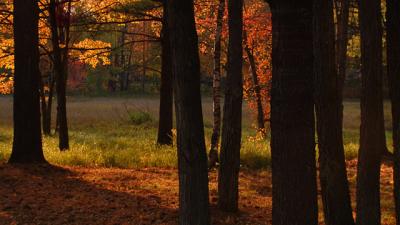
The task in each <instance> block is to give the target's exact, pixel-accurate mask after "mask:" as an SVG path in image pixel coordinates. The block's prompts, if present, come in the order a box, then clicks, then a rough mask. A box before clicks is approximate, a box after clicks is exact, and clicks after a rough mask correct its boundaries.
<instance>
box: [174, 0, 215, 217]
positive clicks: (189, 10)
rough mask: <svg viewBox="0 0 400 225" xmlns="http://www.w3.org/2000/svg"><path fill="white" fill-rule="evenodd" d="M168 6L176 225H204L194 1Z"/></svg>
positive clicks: (183, 0) (205, 186)
mask: <svg viewBox="0 0 400 225" xmlns="http://www.w3.org/2000/svg"><path fill="white" fill-rule="evenodd" d="M167 5H168V17H169V18H168V28H169V34H170V43H171V53H172V65H173V67H172V68H173V90H174V97H175V98H174V99H175V111H176V123H177V145H178V170H179V203H180V209H179V217H180V218H179V223H180V224H181V225H207V224H210V216H209V209H208V206H209V202H208V171H207V153H206V147H205V141H204V128H203V115H202V106H201V96H200V59H199V51H198V38H197V33H196V26H195V20H194V6H193V0H168V1H167Z"/></svg>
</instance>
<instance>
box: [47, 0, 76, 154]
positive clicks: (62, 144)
mask: <svg viewBox="0 0 400 225" xmlns="http://www.w3.org/2000/svg"><path fill="white" fill-rule="evenodd" d="M56 4H57V3H56V0H50V5H49V15H50V24H51V40H52V45H53V55H54V57H53V58H54V70H55V77H56V89H57V124H58V134H59V149H60V150H61V151H64V150H67V149H69V137H68V123H67V106H66V104H67V98H66V88H67V74H68V47H65V49H64V52H62V49H61V48H60V37H59V35H58V25H57V20H56ZM70 4H71V3H70V2H69V6H68V8H69V9H68V10H70V7H71V6H70ZM68 27H69V24H67V25H66V28H67V32H66V34H65V35H66V36H67V38H66V42H65V43H66V45H67V46H68V42H69V40H68V39H69V28H68Z"/></svg>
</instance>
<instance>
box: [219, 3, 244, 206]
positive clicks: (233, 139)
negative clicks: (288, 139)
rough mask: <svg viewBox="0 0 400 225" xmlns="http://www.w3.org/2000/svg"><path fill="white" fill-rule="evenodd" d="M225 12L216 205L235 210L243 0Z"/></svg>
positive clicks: (238, 159)
mask: <svg viewBox="0 0 400 225" xmlns="http://www.w3.org/2000/svg"><path fill="white" fill-rule="evenodd" d="M228 14H229V19H228V24H229V44H228V73H227V77H226V90H225V100H224V117H223V124H222V136H221V140H222V141H221V154H220V156H221V160H220V163H221V164H220V167H219V174H218V206H219V208H220V209H222V210H224V211H230V212H235V211H237V210H238V199H239V185H238V182H239V169H240V145H241V138H242V100H243V73H242V63H243V46H242V41H243V0H228Z"/></svg>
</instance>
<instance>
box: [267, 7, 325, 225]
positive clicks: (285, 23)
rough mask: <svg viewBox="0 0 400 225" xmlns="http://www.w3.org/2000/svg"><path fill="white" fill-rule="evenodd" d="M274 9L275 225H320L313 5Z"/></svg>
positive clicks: (273, 143)
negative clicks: (316, 151) (316, 154)
mask: <svg viewBox="0 0 400 225" xmlns="http://www.w3.org/2000/svg"><path fill="white" fill-rule="evenodd" d="M270 7H271V10H272V31H273V38H272V42H273V44H272V45H273V48H272V95H271V151H272V184H273V185H272V186H273V190H272V199H273V204H272V224H273V225H288V224H296V225H316V224H317V223H318V206H317V205H318V204H317V184H316V180H317V178H316V177H317V175H316V160H315V128H314V126H315V121H314V100H313V26H312V25H313V1H312V0H307V1H297V0H279V1H270Z"/></svg>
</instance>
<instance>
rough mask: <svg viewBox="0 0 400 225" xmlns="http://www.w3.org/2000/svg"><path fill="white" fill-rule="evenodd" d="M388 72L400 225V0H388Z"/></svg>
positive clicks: (397, 210)
mask: <svg viewBox="0 0 400 225" xmlns="http://www.w3.org/2000/svg"><path fill="white" fill-rule="evenodd" d="M386 8H387V12H386V13H387V14H386V18H387V23H386V24H387V25H386V27H387V72H388V77H389V88H390V96H391V102H392V126H393V148H394V168H393V174H394V175H393V179H394V199H395V206H396V224H397V225H400V63H399V59H400V14H399V12H400V1H398V0H386Z"/></svg>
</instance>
